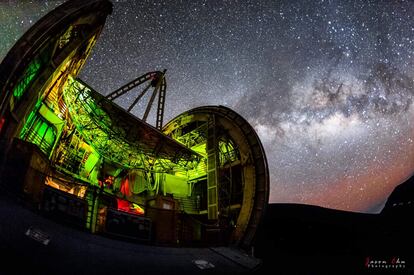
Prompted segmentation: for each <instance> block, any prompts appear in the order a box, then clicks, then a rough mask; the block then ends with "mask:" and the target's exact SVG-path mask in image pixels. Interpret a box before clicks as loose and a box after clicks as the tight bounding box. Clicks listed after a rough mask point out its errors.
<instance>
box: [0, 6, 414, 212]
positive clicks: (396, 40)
mask: <svg viewBox="0 0 414 275" xmlns="http://www.w3.org/2000/svg"><path fill="white" fill-rule="evenodd" d="M23 2H24V3H23ZM114 2H115V3H114V10H113V13H112V15H111V16H110V17H109V18H108V19H107V24H106V26H105V29H104V31H103V32H102V35H101V38H100V40H99V41H98V43H97V45H96V47H95V49H94V51H93V52H92V54H91V56H90V58H89V60H88V62H87V64H86V66H85V67H84V69H83V71H82V73H81V75H80V77H81V78H82V79H83V80H85V81H86V82H87V83H89V84H91V86H92V87H94V88H95V89H96V90H98V91H100V92H101V93H103V94H107V93H109V92H111V91H112V90H114V89H116V88H118V87H120V86H121V85H123V84H125V83H126V82H128V81H130V80H132V79H134V78H136V77H138V76H140V75H142V74H144V73H145V72H148V71H153V70H162V69H167V83H168V91H167V105H166V113H167V115H166V120H169V119H171V118H173V117H175V116H176V115H178V114H180V113H182V112H184V111H186V110H188V109H191V108H193V107H196V106H200V105H225V106H228V107H230V108H232V109H234V110H235V111H237V112H239V113H240V114H241V115H243V116H244V117H245V118H246V119H247V120H248V121H249V122H250V123H251V124H252V125H253V126H254V127H255V129H256V131H257V132H258V134H259V136H260V138H261V140H262V142H263V144H264V147H265V150H266V154H267V157H268V162H269V169H270V174H271V179H270V185H271V194H270V201H271V202H289V203H305V204H314V205H320V206H324V207H329V208H336V209H342V210H349V211H357V212H369V213H374V212H378V211H380V210H381V208H382V207H383V205H384V202H385V200H386V198H387V196H388V195H389V194H390V192H391V191H392V190H393V188H394V187H395V186H396V185H398V184H399V183H400V182H401V181H403V180H404V179H405V178H406V177H408V176H409V175H411V174H412V172H413V168H414V143H413V140H414V125H413V121H414V120H413V119H414V106H413V104H412V102H413V97H414V83H413V76H414V69H413V68H414V66H413V65H414V64H413V63H414V20H413V16H414V3H412V2H408V1H365V0H361V1H334V0H332V1H287V0H286V1H278V2H276V1H223V2H221V1H117V2H116V1H114ZM59 3H61V1H44V2H43V3H38V2H34V1H33V3H29V2H28V1H20V2H19V1H9V2H8V3H7V4H4V3H0V7H1V13H0V15H1V17H0V24H1V25H0V33H1V34H2V42H3V43H2V45H0V50H1V52H0V57H1V58H3V57H4V55H5V54H6V53H7V51H8V49H9V48H10V47H11V46H12V44H14V42H15V41H16V39H17V38H18V37H19V36H21V35H22V34H23V32H24V31H25V30H26V29H27V28H28V27H29V26H30V25H32V24H33V23H34V22H35V21H36V20H37V19H38V18H40V17H41V16H42V15H44V14H45V13H46V12H47V11H49V10H51V9H52V8H54V7H55V6H56V5H58V4H59ZM132 100H133V99H132V96H131V97H128V96H125V97H123V98H122V99H121V100H120V101H118V102H117V103H119V104H120V105H121V106H124V107H126V106H129V105H130V104H131V101H132ZM145 105H146V102H145V101H144V102H143V103H142V104H141V105H139V106H137V107H135V108H134V110H133V111H134V113H135V114H136V115H137V116H138V117H142V114H143V109H144V106H145Z"/></svg>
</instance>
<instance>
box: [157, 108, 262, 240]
mask: <svg viewBox="0 0 414 275" xmlns="http://www.w3.org/2000/svg"><path fill="white" fill-rule="evenodd" d="M164 133H165V134H167V135H169V136H171V137H172V138H174V139H176V140H178V141H180V142H182V143H183V144H184V145H186V146H187V147H189V148H192V149H193V150H196V151H197V152H200V153H201V154H203V155H204V156H205V157H206V159H207V163H208V165H207V174H208V176H207V189H208V192H209V194H208V200H209V201H208V205H209V207H208V211H209V216H211V218H212V219H213V220H214V219H217V220H218V221H219V223H221V224H225V223H228V224H229V225H231V226H233V228H232V230H231V232H230V241H231V242H234V243H237V244H240V245H242V246H244V247H248V246H249V245H250V244H251V242H252V240H253V238H254V236H255V233H256V228H257V226H258V225H259V223H260V220H261V218H262V216H263V214H264V211H265V208H266V205H267V204H268V199H269V171H268V166H267V160H266V155H265V152H264V149H263V146H262V144H261V142H260V139H259V137H258V136H257V134H256V132H255V131H254V129H253V128H252V126H251V125H250V124H249V123H248V122H247V121H246V120H245V119H244V118H243V117H241V116H240V115H239V114H237V113H236V112H234V111H232V110H231V109H229V108H227V107H224V106H204V107H198V108H195V109H192V110H190V111H187V112H185V113H183V114H181V115H179V116H177V117H176V118H174V119H173V120H171V121H170V122H169V123H168V124H167V125H166V126H165V127H164ZM215 198H217V199H215ZM210 212H211V213H210Z"/></svg>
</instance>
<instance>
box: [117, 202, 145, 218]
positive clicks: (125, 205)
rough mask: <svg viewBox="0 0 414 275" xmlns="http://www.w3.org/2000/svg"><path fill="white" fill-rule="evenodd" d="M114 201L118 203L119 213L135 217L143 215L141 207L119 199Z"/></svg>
mask: <svg viewBox="0 0 414 275" xmlns="http://www.w3.org/2000/svg"><path fill="white" fill-rule="evenodd" d="M116 200H117V203H118V210H119V211H123V212H127V213H131V214H135V215H144V210H143V209H142V208H141V207H139V205H137V204H134V203H131V202H129V201H126V200H122V199H120V198H117V199H116Z"/></svg>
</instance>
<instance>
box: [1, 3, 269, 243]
mask: <svg viewBox="0 0 414 275" xmlns="http://www.w3.org/2000/svg"><path fill="white" fill-rule="evenodd" d="M111 9H112V5H111V3H110V2H109V1H107V0H95V1H88V2H87V3H85V2H84V1H80V0H74V1H69V2H67V3H65V4H63V5H62V6H60V7H58V8H57V9H56V10H54V11H52V12H51V13H49V14H48V15H46V16H45V17H44V18H42V19H41V20H40V21H39V22H37V23H36V24H35V25H34V26H33V27H32V28H31V29H30V30H29V31H28V32H27V33H26V34H25V35H24V36H23V37H22V38H21V39H20V40H19V41H18V42H17V43H16V45H15V46H14V47H13V48H12V50H10V52H9V54H8V55H7V56H6V58H5V59H4V60H3V62H2V64H1V65H0V87H1V91H0V92H1V93H0V104H1V105H0V122H1V123H0V141H1V143H0V152H1V154H0V158H1V159H0V161H1V166H0V167H1V171H0V173H1V184H2V185H4V186H7V187H9V189H10V190H13V192H15V193H16V194H21V195H23V196H24V198H25V200H26V201H27V202H29V203H30V204H31V205H33V207H34V208H36V209H41V211H43V212H44V213H46V214H47V215H49V216H51V217H52V218H56V219H63V220H65V221H69V222H70V223H72V224H74V225H77V226H79V227H82V228H86V229H88V230H90V231H91V232H93V233H103V234H113V235H118V236H123V237H128V238H134V239H140V240H145V241H149V242H152V243H155V244H158V243H163V244H174V245H176V244H185V245H192V244H205V245H211V244H223V243H224V244H230V243H231V244H236V245H239V246H242V247H249V246H250V244H251V243H252V240H253V239H254V235H255V232H256V227H257V225H258V224H259V223H260V219H261V217H262V216H263V213H264V208H265V206H266V204H267V200H268V192H269V179H268V168H267V162H266V157H265V153H264V150H263V148H262V145H261V143H260V140H259V138H258V137H257V135H256V133H255V131H254V129H253V128H252V127H251V126H250V125H249V124H248V122H247V121H246V120H244V119H243V118H242V117H241V116H240V115H238V114H237V113H235V112H234V111H232V110H230V109H228V108H226V107H222V106H205V107H199V108H195V109H192V110H190V111H187V112H185V113H183V114H181V115H179V116H177V117H176V118H175V119H173V120H172V121H170V122H168V123H167V124H166V125H165V126H164V127H163V125H162V123H163V110H164V99H165V89H166V78H165V71H164V72H150V73H147V74H145V75H143V76H142V77H140V78H138V79H137V80H135V81H133V82H130V83H128V84H127V85H125V86H123V87H121V88H120V89H118V90H117V91H115V92H114V93H112V94H110V95H108V96H106V97H105V96H103V95H101V94H100V93H98V92H97V91H95V90H94V89H93V88H91V87H90V86H88V84H86V83H84V82H83V81H82V80H80V79H78V78H77V75H78V73H79V71H80V69H81V68H82V66H83V64H84V62H85V60H86V59H87V57H88V55H89V53H90V51H91V49H92V47H93V45H94V44H95V42H96V40H97V38H98V37H99V34H100V32H101V30H102V28H103V25H104V23H105V19H106V16H107V15H108V14H110V13H111ZM146 82H148V83H149V84H148V85H147V86H146V87H145V89H144V90H143V91H142V92H141V94H140V95H139V96H138V97H137V100H135V101H134V102H133V104H132V105H131V107H130V108H129V109H128V110H124V109H123V108H121V107H119V106H118V105H117V104H115V103H114V102H113V101H112V100H113V99H114V98H116V97H119V96H121V95H123V94H125V93H126V92H128V91H130V90H131V89H132V88H135V87H138V86H140V85H143V84H145V83H146ZM151 87H153V88H154V89H155V90H154V93H153V95H152V97H151V99H150V103H149V105H148V107H147V109H146V110H145V114H144V117H143V119H139V118H137V117H135V116H134V115H132V114H131V113H130V111H131V109H132V108H133V107H134V106H135V104H136V103H137V101H138V100H139V99H140V98H141V97H142V96H143V95H144V94H145V92H146V91H147V90H148V89H150V88H151ZM157 93H159V99H158V109H157V118H156V125H155V127H153V126H151V125H149V124H148V123H146V122H145V120H146V118H147V116H148V113H149V109H150V108H151V105H152V103H153V101H154V100H155V97H156V95H157Z"/></svg>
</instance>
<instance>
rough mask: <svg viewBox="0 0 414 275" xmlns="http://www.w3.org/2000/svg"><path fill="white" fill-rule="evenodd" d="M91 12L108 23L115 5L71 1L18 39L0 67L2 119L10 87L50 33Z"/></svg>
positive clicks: (98, 0) (94, 0)
mask: <svg viewBox="0 0 414 275" xmlns="http://www.w3.org/2000/svg"><path fill="white" fill-rule="evenodd" d="M88 12H95V13H102V15H104V16H105V17H104V18H103V20H105V19H106V16H107V15H109V14H111V13H112V3H111V2H110V1H109V0H89V1H82V0H72V1H68V2H66V3H63V4H62V5H60V6H58V7H57V8H55V9H54V10H52V11H50V12H49V13H48V14H46V15H45V16H43V17H42V18H41V19H40V20H39V21H37V22H36V23H35V24H34V25H33V26H32V27H30V28H29V30H27V31H26V32H25V33H24V34H23V35H22V36H21V37H20V39H18V40H17V42H16V43H15V44H14V46H13V47H12V48H11V49H10V50H9V52H8V53H7V55H6V56H5V57H4V59H3V61H2V62H1V64H0V117H1V116H2V115H4V113H5V111H6V106H7V105H6V104H5V103H6V102H7V99H8V98H9V96H10V90H9V87H10V86H13V85H14V84H15V81H17V79H18V76H19V75H21V74H22V73H23V71H24V70H25V68H26V66H27V65H28V63H29V62H30V59H31V57H32V56H33V54H34V53H35V52H36V51H37V50H38V49H39V48H41V46H42V45H43V44H44V43H45V42H46V41H47V40H48V38H49V36H50V34H51V33H53V32H56V31H58V30H60V29H61V28H63V27H64V26H65V25H67V24H68V23H69V22H71V21H73V20H75V19H76V17H78V16H80V15H82V14H85V13H88Z"/></svg>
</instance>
